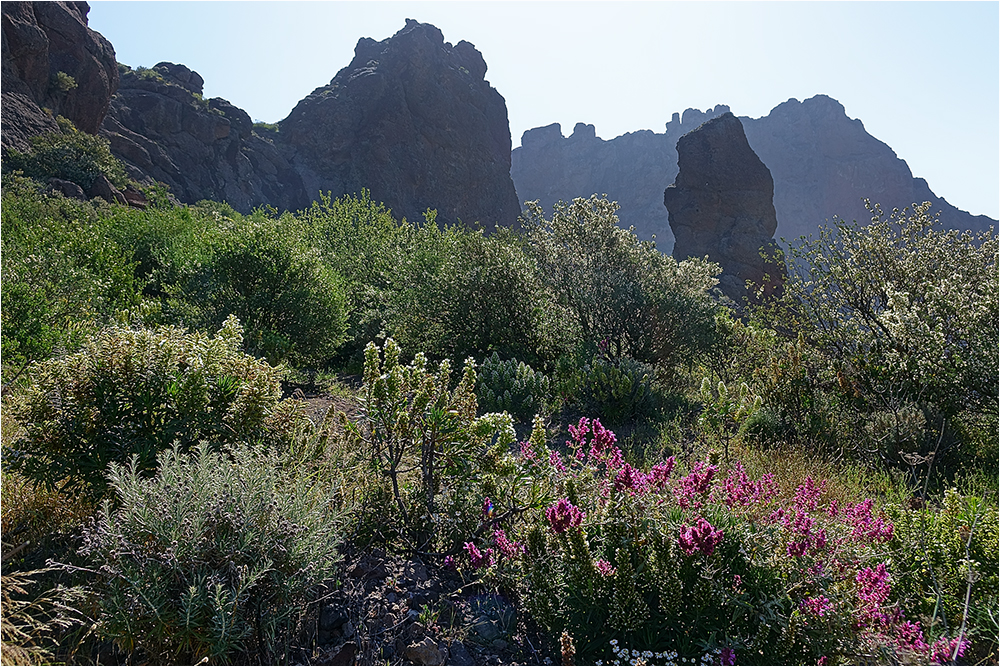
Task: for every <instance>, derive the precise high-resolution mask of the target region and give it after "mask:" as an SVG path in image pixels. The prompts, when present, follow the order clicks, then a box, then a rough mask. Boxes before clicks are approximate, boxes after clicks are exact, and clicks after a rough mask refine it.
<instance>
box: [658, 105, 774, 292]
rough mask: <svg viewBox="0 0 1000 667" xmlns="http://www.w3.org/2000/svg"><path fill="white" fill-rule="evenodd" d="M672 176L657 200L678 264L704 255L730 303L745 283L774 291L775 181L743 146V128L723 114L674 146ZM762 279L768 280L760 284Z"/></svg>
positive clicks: (744, 141) (742, 290) (758, 159)
mask: <svg viewBox="0 0 1000 667" xmlns="http://www.w3.org/2000/svg"><path fill="white" fill-rule="evenodd" d="M677 163H678V166H679V170H678V173H677V178H676V180H675V181H674V183H673V184H671V185H670V186H669V187H668V188H667V189H666V190H665V191H664V194H663V203H664V205H665V206H666V207H667V209H668V210H669V212H670V228H671V229H672V230H673V232H674V237H675V239H676V240H675V243H674V250H673V254H674V257H675V258H677V259H678V260H684V259H687V258H689V257H706V256H707V257H708V258H709V259H710V260H712V261H713V262H718V264H719V265H720V266H721V267H722V274H721V275H720V276H719V287H720V289H721V290H722V292H723V294H725V295H726V296H728V297H729V298H730V299H732V300H733V301H735V302H736V303H738V304H739V303H742V302H743V299H744V297H746V296H747V290H746V283H747V281H751V282H753V283H754V284H756V285H762V286H763V285H765V284H768V285H773V284H774V283H773V282H771V281H775V280H777V279H779V278H780V276H781V274H783V271H781V270H780V269H779V267H778V265H777V264H775V263H773V262H768V261H766V260H765V259H764V258H763V257H762V253H763V254H765V255H768V256H772V257H774V256H776V254H777V246H776V245H775V243H774V238H773V236H774V231H775V229H777V226H778V221H777V218H776V217H775V212H774V204H773V203H772V199H773V196H774V181H773V180H772V179H771V172H770V171H768V169H767V167H765V166H764V163H763V162H761V161H760V158H759V157H757V155H756V154H755V153H754V152H753V150H752V149H751V148H750V144H749V143H747V138H746V135H745V134H744V132H743V126H742V124H741V123H740V121H739V119H738V118H736V116H734V115H733V114H731V113H729V112H726V113H724V114H722V115H721V116H719V117H717V118H713V119H712V120H710V121H708V122H706V123H704V124H703V125H701V126H700V127H698V128H697V129H696V130H694V131H692V132H689V133H688V134H685V135H684V136H682V137H681V138H680V139H679V140H678V141H677ZM765 276H768V277H770V279H771V281H767V283H765V281H766V278H765Z"/></svg>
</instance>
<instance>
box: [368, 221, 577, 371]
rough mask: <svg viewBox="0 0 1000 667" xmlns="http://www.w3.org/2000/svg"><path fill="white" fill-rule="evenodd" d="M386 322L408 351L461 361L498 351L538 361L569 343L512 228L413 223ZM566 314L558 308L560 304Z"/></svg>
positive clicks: (393, 276) (406, 230)
mask: <svg viewBox="0 0 1000 667" xmlns="http://www.w3.org/2000/svg"><path fill="white" fill-rule="evenodd" d="M399 243H400V247H399V250H398V259H397V264H396V266H395V267H394V271H393V272H392V274H391V285H390V296H389V299H388V304H387V309H386V328H387V330H388V332H389V333H390V334H391V335H392V336H393V337H394V338H395V339H396V340H398V341H399V344H400V345H401V346H402V347H403V349H404V350H406V351H407V352H408V353H411V354H412V353H413V352H415V351H424V352H426V353H427V354H429V355H431V356H432V357H435V358H448V359H452V360H453V361H458V360H460V359H464V358H465V357H467V356H473V357H478V358H482V357H484V356H487V355H489V354H491V353H492V352H498V353H499V354H500V355H501V356H504V357H516V358H518V359H522V360H524V361H526V362H528V363H537V362H538V361H539V360H541V359H542V358H545V357H551V356H553V355H554V354H555V353H556V352H557V351H558V350H560V349H561V348H563V347H565V342H564V340H563V339H564V336H563V335H562V334H561V332H560V331H559V329H558V328H557V327H554V326H551V325H552V324H555V323H554V322H553V320H552V319H551V315H552V313H551V312H549V311H551V310H552V308H551V306H552V304H551V303H550V300H549V299H547V295H546V293H545V292H544V291H543V289H542V285H541V282H540V281H539V278H538V274H537V268H536V267H535V265H534V263H533V262H532V261H531V260H530V259H529V257H528V256H527V255H526V254H525V253H524V251H523V250H522V248H521V245H520V243H519V242H518V240H517V238H516V237H515V236H514V235H513V234H512V233H510V232H498V233H496V234H493V235H492V236H485V235H484V234H483V232H482V231H471V230H468V229H466V228H464V227H457V226H453V227H447V228H443V229H442V228H439V227H438V226H437V225H436V224H434V222H433V218H431V219H429V220H428V221H427V222H426V223H425V224H422V225H418V226H407V227H405V228H404V229H403V230H402V232H401V235H400V239H399ZM556 313H558V309H556Z"/></svg>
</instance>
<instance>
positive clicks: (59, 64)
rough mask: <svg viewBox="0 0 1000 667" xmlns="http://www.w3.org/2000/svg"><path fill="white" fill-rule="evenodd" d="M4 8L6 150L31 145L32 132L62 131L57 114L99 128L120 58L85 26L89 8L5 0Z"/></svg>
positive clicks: (0, 7)
mask: <svg viewBox="0 0 1000 667" xmlns="http://www.w3.org/2000/svg"><path fill="white" fill-rule="evenodd" d="M0 12H2V30H3V51H2V56H0V59H2V63H3V91H2V96H3V100H2V109H3V112H2V113H3V134H2V137H0V144H2V146H3V150H4V151H5V152H6V150H7V149H9V148H15V149H17V150H21V151H24V150H27V149H28V148H29V147H30V144H29V141H28V140H29V138H30V137H32V136H34V135H36V134H40V133H42V132H46V131H49V132H52V131H58V126H56V124H55V121H54V120H53V118H54V117H55V116H57V115H61V116H65V117H66V118H68V119H70V120H71V121H73V123H74V125H76V127H77V128H78V129H79V130H81V131H83V132H89V133H91V134H93V133H95V132H97V129H98V128H99V127H100V125H101V122H102V121H103V120H104V116H105V114H107V111H108V105H109V104H110V102H111V96H112V95H113V94H114V92H115V90H116V89H117V88H118V63H117V61H116V60H115V50H114V48H113V47H112V46H111V43H110V42H109V41H108V40H106V39H105V38H104V37H103V36H102V35H101V34H100V33H98V32H95V31H94V30H91V29H90V28H89V27H88V25H87V14H88V13H89V12H90V6H89V5H88V4H87V3H86V2H4V3H3V4H2V5H0ZM67 76H68V77H72V82H70V81H69V79H67V78H66V77H67ZM60 78H61V81H60ZM43 109H48V110H49V112H45V111H43Z"/></svg>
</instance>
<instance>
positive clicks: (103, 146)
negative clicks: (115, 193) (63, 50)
mask: <svg viewBox="0 0 1000 667" xmlns="http://www.w3.org/2000/svg"><path fill="white" fill-rule="evenodd" d="M60 74H63V73H62V72H60ZM70 79H72V77H70ZM56 120H57V121H58V123H59V130H60V131H59V132H49V133H46V134H40V135H37V136H34V137H32V138H31V150H30V151H28V152H27V153H20V152H18V151H15V150H11V151H9V152H8V154H7V157H6V159H5V160H4V168H5V169H18V170H21V171H23V172H24V174H25V176H30V177H31V178H38V179H41V180H48V179H49V178H61V179H63V180H67V181H73V182H74V183H76V184H77V185H79V186H80V187H82V188H83V189H84V190H86V189H88V188H89V187H90V186H91V185H93V184H94V181H95V180H96V179H97V177H98V176H101V175H103V176H104V177H106V178H107V179H108V181H110V182H111V184H112V185H115V186H118V187H123V186H124V185H125V184H126V182H127V180H128V179H127V178H126V176H125V168H124V167H123V166H122V163H121V162H120V161H119V160H118V158H116V157H115V156H114V155H112V154H111V148H110V146H109V144H108V140H107V139H105V138H103V137H99V136H97V135H95V134H88V133H86V132H80V131H79V130H77V129H76V128H75V127H74V126H73V123H72V122H71V121H69V120H67V119H65V118H63V117H62V116H59V117H58V118H57V119H56Z"/></svg>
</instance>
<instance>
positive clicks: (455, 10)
mask: <svg viewBox="0 0 1000 667" xmlns="http://www.w3.org/2000/svg"><path fill="white" fill-rule="evenodd" d="M90 4H91V12H90V25H91V27H92V28H94V29H95V30H97V31H99V32H101V33H102V34H103V35H104V36H105V37H107V38H108V39H110V40H111V42H112V43H113V44H114V46H115V51H116V52H117V54H118V60H119V61H120V62H123V63H126V64H128V65H132V66H133V67H134V66H138V65H144V66H147V67H149V66H152V65H154V64H156V63H157V62H160V61H164V60H167V61H171V62H178V63H184V64H185V65H187V66H188V67H190V68H192V69H194V70H196V71H198V72H199V73H200V74H201V75H202V76H203V77H204V78H205V94H206V96H208V97H224V98H226V99H228V100H229V101H231V102H232V103H234V104H236V105H237V106H239V107H242V108H243V109H245V110H246V111H247V112H248V113H249V114H250V116H251V117H253V118H254V119H255V120H265V121H270V122H273V121H278V120H281V119H282V118H284V117H285V116H286V115H287V114H288V113H289V112H290V111H291V109H292V107H294V106H295V103H296V102H298V100H300V99H301V98H302V97H304V96H305V95H307V94H308V93H310V92H311V91H312V90H313V89H314V88H317V87H319V86H322V85H325V84H326V83H328V82H329V81H330V79H332V78H333V76H334V75H335V74H336V73H337V72H338V71H339V70H340V69H341V68H343V67H345V66H346V65H347V64H348V63H350V61H351V58H352V56H353V54H354V46H355V44H356V43H357V41H358V39H359V38H360V37H371V38H373V39H376V40H382V39H385V38H386V37H389V36H391V35H392V34H393V33H395V32H396V31H398V30H399V29H401V28H402V27H403V25H404V19H406V18H413V19H417V20H419V21H423V22H427V23H433V24H434V25H436V26H437V27H438V28H440V29H441V30H442V32H443V33H444V38H445V40H446V41H449V42H451V43H453V44H454V43H456V42H458V41H460V40H463V39H464V40H467V41H469V42H472V43H473V44H474V45H475V46H476V47H477V48H478V49H479V50H480V51H481V52H482V53H483V56H484V58H485V59H486V63H487V65H488V67H489V71H487V73H486V78H487V79H488V80H489V82H490V83H491V84H492V85H493V86H494V87H495V88H496V89H497V90H498V91H500V94H501V95H503V96H504V98H505V99H506V101H507V111H508V115H509V118H510V125H511V137H512V139H513V145H514V146H518V145H519V144H520V139H521V134H522V133H523V132H524V131H525V130H527V129H530V128H532V127H538V126H541V125H548V124H550V123H554V122H558V123H561V124H562V127H563V133H564V134H569V133H570V132H571V131H572V128H573V125H574V124H575V123H577V122H580V121H583V122H586V123H592V124H594V125H595V126H596V128H597V134H598V136H600V137H603V138H605V139H611V138H613V137H616V136H618V135H620V134H623V133H625V132H630V131H634V130H640V129H651V130H654V131H656V132H662V131H663V128H664V124H665V123H666V122H667V121H669V120H670V116H671V114H672V113H673V112H675V111H683V110H684V109H686V108H689V107H695V108H699V109H705V108H707V107H711V106H714V105H716V104H728V105H729V106H730V107H731V108H732V110H733V111H734V112H735V113H736V114H737V115H742V116H752V117H755V118H756V117H759V116H763V115H766V114H767V113H768V112H769V111H770V110H771V109H772V108H773V107H775V106H777V105H778V104H780V103H781V102H784V101H785V100H787V99H789V98H792V97H794V98H797V99H800V100H802V99H805V98H808V97H812V96H813V95H816V94H820V93H823V94H826V95H830V96H831V97H834V98H836V99H837V100H839V101H840V102H841V103H842V104H843V105H844V107H845V108H846V110H847V114H848V116H850V117H852V118H860V119H861V120H862V121H863V122H864V124H865V128H866V129H867V130H868V132H869V133H870V134H872V135H873V136H875V137H877V138H879V139H881V140H882V141H884V142H885V143H887V144H889V146H891V147H892V148H893V149H894V150H895V151H896V154H897V155H898V156H899V157H901V158H903V159H904V160H906V162H907V163H908V164H909V166H910V169H911V170H912V171H913V173H914V175H915V176H920V177H923V178H926V179H927V181H928V183H929V184H930V186H931V189H932V190H934V192H935V193H936V194H938V195H939V196H942V197H944V198H945V199H947V200H948V201H949V202H951V203H952V204H954V205H956V206H958V207H959V208H961V209H965V210H968V211H970V212H972V213H974V214H986V215H989V216H991V217H993V218H997V217H998V215H1000V131H998V130H1000V3H997V2H547V3H538V2H462V1H455V2H235V1H234V2H128V1H122V2H119V1H103V0H94V1H92V2H91V3H90Z"/></svg>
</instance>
